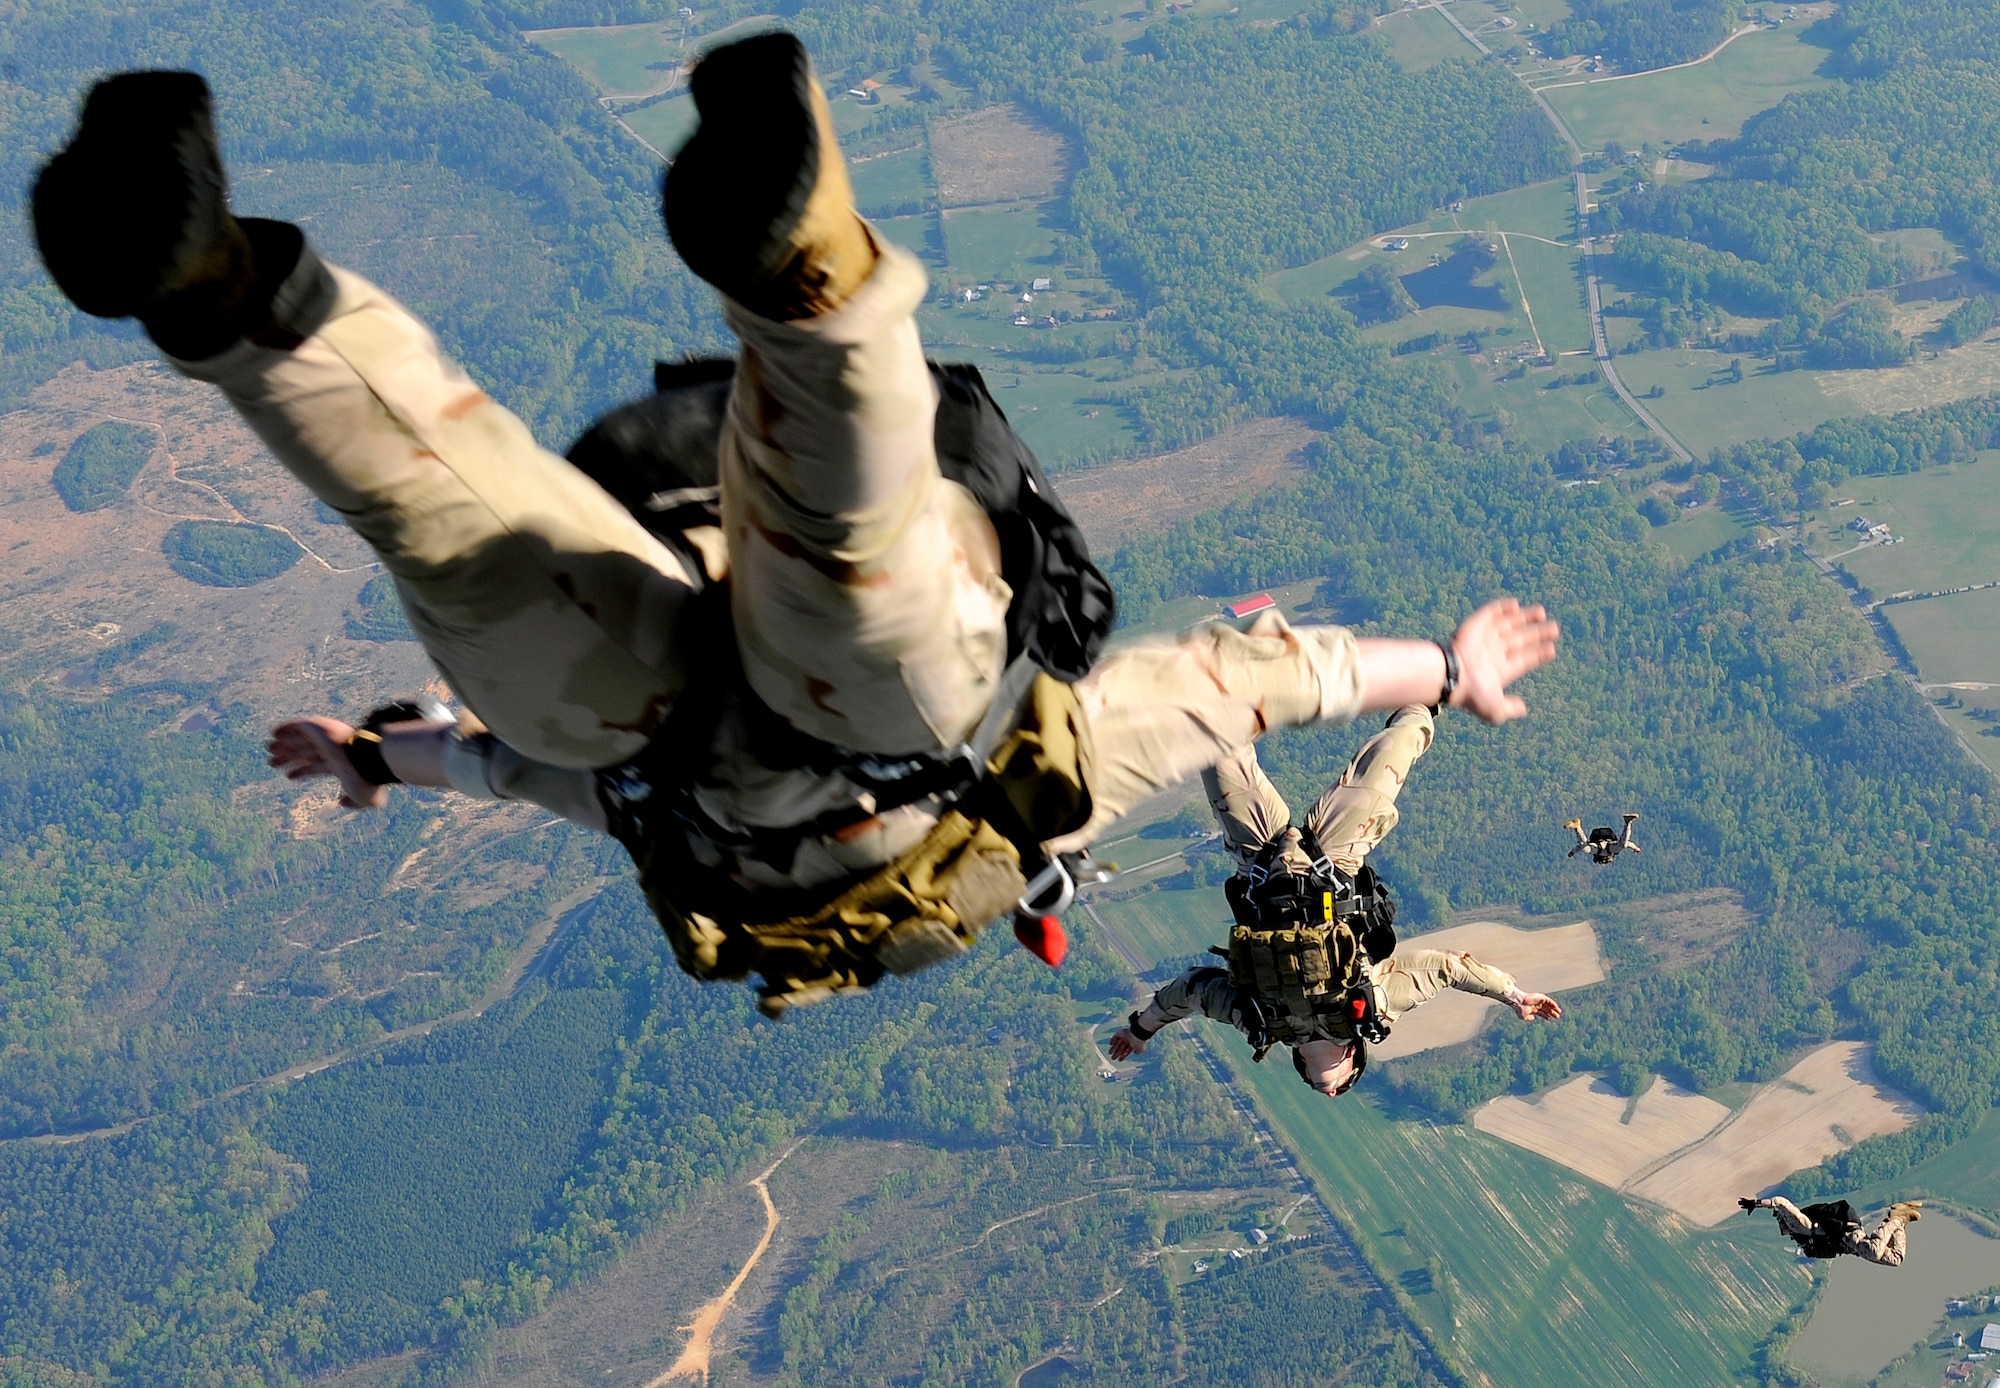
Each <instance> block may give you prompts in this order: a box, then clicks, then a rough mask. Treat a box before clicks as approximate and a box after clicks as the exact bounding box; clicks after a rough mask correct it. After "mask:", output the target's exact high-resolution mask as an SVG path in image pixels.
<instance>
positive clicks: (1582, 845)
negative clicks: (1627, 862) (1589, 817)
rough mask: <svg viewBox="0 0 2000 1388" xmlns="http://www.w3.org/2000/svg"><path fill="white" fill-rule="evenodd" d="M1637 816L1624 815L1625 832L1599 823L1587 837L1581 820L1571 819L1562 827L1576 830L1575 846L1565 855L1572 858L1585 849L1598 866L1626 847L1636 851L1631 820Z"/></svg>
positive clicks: (1637, 847) (1623, 850) (1637, 846)
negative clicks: (1621, 832)
mask: <svg viewBox="0 0 2000 1388" xmlns="http://www.w3.org/2000/svg"><path fill="white" fill-rule="evenodd" d="M1638 817H1639V816H1637V815H1635V814H1628V815H1626V816H1625V832H1624V833H1623V834H1622V835H1621V834H1619V833H1618V831H1617V830H1615V829H1612V828H1610V827H1608V826H1606V825H1602V824H1600V825H1599V826H1598V827H1597V828H1595V829H1592V830H1591V831H1590V836H1589V837H1588V838H1585V837H1584V833H1583V821H1582V820H1580V819H1572V820H1570V821H1568V822H1567V823H1565V824H1564V825H1563V828H1565V829H1574V830H1576V847H1575V848H1572V849H1571V850H1570V851H1569V853H1568V854H1567V855H1566V856H1568V857H1571V858H1574V857H1575V856H1576V855H1577V854H1579V853H1582V852H1585V851H1586V850H1587V851H1588V852H1589V853H1590V861H1591V862H1593V863H1596V864H1597V865H1598V866H1599V867H1603V866H1604V865H1605V864H1606V863H1608V862H1610V861H1611V860H1612V859H1613V858H1615V857H1617V856H1618V855H1619V854H1620V853H1623V852H1625V851H1626V850H1627V849H1630V850H1631V851H1632V852H1634V853H1637V852H1638V851H1639V845H1638V844H1636V843H1634V842H1632V821H1633V820H1635V819H1637V818H1638Z"/></svg>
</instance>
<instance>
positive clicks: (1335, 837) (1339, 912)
mask: <svg viewBox="0 0 2000 1388" xmlns="http://www.w3.org/2000/svg"><path fill="white" fill-rule="evenodd" d="M1252 630H1253V631H1254V630H1255V628H1254V627H1253V628H1252ZM1435 732H1436V723H1435V719H1434V718H1433V715H1432V711H1431V710H1430V709H1428V708H1426V707H1425V706H1423V705H1421V704H1411V705H1408V706H1406V707H1404V708H1401V709H1398V710H1397V711H1396V712H1395V713H1394V714H1393V715H1392V716H1391V717H1390V719H1389V722H1388V726H1386V727H1385V728H1383V730H1382V731H1381V732H1379V733H1377V734H1375V736H1374V737H1372V738H1370V739H1369V740H1368V741H1367V743H1365V744H1364V745H1363V746H1362V748H1361V751H1360V752H1359V753H1358V754H1356V756H1355V758H1354V760H1353V761H1352V762H1351V763H1349V764H1348V767H1347V770H1346V771H1345V772H1344V773H1343V774H1342V775H1341V778H1340V780H1339V781H1338V782H1336V783H1335V784H1334V785H1333V786H1332V787H1331V788H1330V789H1328V790H1327V792H1326V793H1325V794H1324V795H1322V796H1321V797H1320V798H1319V800H1318V802H1317V803H1316V804H1314V805H1313V807H1312V809H1311V810H1310V811H1309V812H1308V813H1307V814H1306V817H1305V820H1304V822H1303V823H1302V824H1301V825H1299V826H1296V827H1295V826H1294V825H1293V824H1292V822H1291V810H1290V808H1289V807H1288V806H1287V805H1286V804H1285V801H1284V798H1283V797H1282V796H1280V795H1279V794H1278V791H1277V788H1276V787H1275V786H1273V785H1272V784H1271V782H1270V779H1269V778H1268V777H1267V776H1265V774H1264V769H1263V767H1262V766H1260V765H1259V764H1258V762H1257V750H1256V748H1255V747H1254V746H1244V747H1241V748H1238V749H1237V750H1236V751H1235V752H1234V753H1232V754H1231V755H1230V756H1228V757H1227V758H1225V759H1224V760H1222V761H1221V762H1219V763H1217V764H1216V765H1215V766H1214V767H1212V768H1210V769H1209V770H1207V771H1204V772H1203V773H1202V784H1203V786H1204V787H1205V788H1206V789H1207V791H1208V800H1209V805H1210V807H1211V808H1212V809H1213V810H1214V811H1215V816H1216V819H1217V820H1218V821H1219V822H1220V824H1221V826H1222V837H1223V843H1224V845H1225V846H1226V848H1227V849H1228V851H1229V852H1230V854H1231V855H1232V856H1233V857H1234V858H1235V859H1236V862H1237V874H1236V876H1234V877H1233V878H1231V880H1230V884H1229V887H1228V895H1229V897H1230V903H1231V906H1232V908H1233V909H1234V910H1235V912H1236V916H1237V920H1238V929H1236V930H1234V931H1232V932H1231V936H1232V938H1231V949H1230V951H1229V953H1230V957H1231V967H1230V968H1216V967H1213V966H1197V967H1195V968H1191V969H1189V970H1187V972H1185V973H1183V974H1182V975H1181V976H1180V977H1179V978H1177V979H1175V980H1174V981H1173V982H1172V983H1169V984H1168V985H1167V986H1166V987H1164V988H1162V989H1160V990H1159V991H1158V992H1156V993H1155V994H1153V997H1152V1000H1151V1001H1150V1002H1148V1003H1147V1004H1146V1006H1145V1007H1144V1008H1143V1009H1141V1010H1140V1011H1137V1012H1134V1013H1133V1014H1132V1016H1131V1019H1130V1021H1129V1022H1128V1023H1127V1025H1126V1026H1124V1027H1123V1028H1121V1029H1120V1030H1119V1031H1118V1032H1117V1033H1115V1034H1114V1035H1113V1036H1112V1038H1111V1045H1110V1051H1111V1058H1112V1059H1113V1060H1124V1059H1126V1058H1127V1057H1129V1056H1132V1055H1135V1054H1138V1053H1139V1052H1141V1051H1144V1050H1145V1049H1146V1043H1147V1042H1148V1041H1150V1040H1151V1039H1152V1038H1153V1036H1154V1035H1155V1034H1156V1033H1157V1032H1158V1031H1159V1030H1160V1028H1162V1027H1164V1026H1167V1025H1169V1024H1170V1023H1173V1022H1178V1021H1180V1020H1181V1019H1182V1018H1184V1017H1191V1016H1193V1015H1194V1014H1195V1013H1197V1012H1199V1013H1201V1014H1202V1015H1203V1016H1205V1017H1211V1018H1213V1019H1215V1020H1216V1021H1219V1022H1227V1023H1228V1024H1229V1025H1231V1026H1233V1027H1235V1028H1236V1029H1237V1030H1239V1031H1241V1032H1242V1033H1243V1034H1244V1036H1245V1037H1246V1038H1248V1039H1249V1041H1250V1042H1251V1044H1252V1045H1253V1046H1255V1047H1257V1048H1258V1050H1257V1059H1259V1060H1261V1059H1263V1054H1264V1051H1265V1050H1267V1049H1269V1048H1270V1047H1271V1046H1272V1045H1275V1044H1283V1045H1285V1046H1287V1047H1288V1048H1289V1049H1290V1050H1291V1054H1292V1065H1293V1067H1294V1068H1295V1069H1296V1070H1297V1071H1298V1072H1299V1075H1300V1077H1301V1078H1303V1079H1304V1080H1305V1082H1306V1083H1307V1084H1309V1085H1311V1086H1312V1088H1314V1089H1315V1090H1317V1091H1318V1092H1320V1093H1322V1094H1325V1095H1327V1096H1329V1097H1337V1096H1339V1095H1341V1094H1344V1093H1346V1092H1347V1090H1348V1089H1350V1088H1351V1087H1352V1086H1353V1084H1354V1082H1355V1081H1356V1080H1357V1079H1359V1078H1360V1076H1361V1072H1362V1070H1363V1069H1365V1068H1366V1066H1367V1063H1368V1045H1369V1043H1370V1040H1371V1039H1374V1040H1379V1039H1381V1038H1382V1037H1383V1036H1386V1034H1387V1032H1388V1028H1389V1027H1390V1026H1392V1025H1393V1024H1394V1022H1395V1021H1396V1019H1397V1018H1398V1017H1400V1016H1402V1015H1403V1014H1404V1013H1405V1012H1408V1011H1409V1010H1410V1009H1411V1008H1414V1007H1419V1006H1422V1005H1423V1004H1424V1003H1426V1002H1429V1001H1430V1000H1431V999H1432V998H1434V997H1436V996H1437V995H1438V994H1439V993H1441V992H1443V991H1444V990H1445V989H1447V988H1456V989H1458V990H1459V991H1460V992H1465V993H1474V994H1477V995H1478V996H1480V997H1486V998H1492V999H1494V1000H1495V1001H1498V1002H1503V1003H1505V1004H1506V1005H1507V1006H1509V1007H1511V1008H1513V1009H1514V1012H1515V1014H1516V1015H1517V1016H1519V1017H1520V1018H1521V1020H1523V1021H1532V1020H1534V1019H1536V1018H1538V1017H1545V1018H1548V1019H1550V1020H1554V1019H1557V1018H1559V1017H1561V1016H1562V1006H1561V1004H1559V1003H1557V1002H1556V1000H1555V999H1554V998H1551V997H1548V996H1546V995H1544V994H1541V993H1527V992H1523V991H1522V990H1521V988H1520V986H1519V985H1518V984H1517V983H1516V982H1515V981H1514V978H1513V976H1512V975H1510V974H1508V973H1506V972H1504V971H1503V970H1500V969H1496V968H1494V967H1493V966H1492V965H1490V964H1482V963H1480V962H1479V960H1477V959H1475V958H1473V957H1472V955H1470V954H1467V953H1465V952H1463V951H1449V950H1440V949H1414V950H1401V951H1396V950H1395V936H1394V932H1393V929H1392V927H1391V924H1390V922H1391V921H1393V919H1394V907H1393V905H1391V904H1390V903H1389V901H1388V894H1387V892H1386V891H1385V890H1384V889H1383V888H1382V886H1381V884H1380V883H1379V882H1378V881H1376V879H1375V875H1374V872H1373V870H1372V869H1369V868H1368V867H1367V865H1366V859H1367V857H1368V855H1369V853H1370V852H1372V851H1373V850H1374V849H1375V848H1376V847H1377V846H1378V845H1379V844H1380V843H1381V842H1382V840H1383V839H1384V838H1386V837H1387V836H1388V833H1389V831H1390V830H1391V829H1393V828H1395V827H1396V822H1397V818H1398V813H1397V810H1396V797H1397V796H1398V795H1399V794H1400V793H1401V792H1402V789H1403V784H1404V782H1405V781H1406V780H1408V778H1409V774H1410V769H1411V767H1412V766H1413V765H1414V764H1415V763H1416V760H1417V758H1419V757H1421V756H1422V755H1423V754H1424V753H1425V752H1426V751H1427V750H1429V748H1430V745H1431V739H1432V738H1433V736H1434V735H1435ZM1265 884H1272V885H1277V884H1284V885H1285V886H1286V887H1288V888H1289V891H1288V893H1287V895H1286V896H1285V897H1284V898H1283V899H1284V900H1288V901H1297V900H1300V899H1301V895H1300V892H1299V890H1298V887H1297V884H1308V885H1307V887H1306V889H1305V891H1304V894H1303V899H1305V900H1306V901H1307V903H1308V905H1309V906H1313V907H1315V908H1317V909H1314V910H1312V911H1310V912H1309V913H1308V914H1309V915H1310V916H1312V917H1313V920H1314V921H1319V920H1324V918H1327V917H1342V918H1344V923H1343V925H1342V926H1340V927H1338V928H1336V929H1335V930H1334V931H1333V933H1334V935H1335V936H1336V938H1335V941H1334V943H1335V946H1336V948H1335V950H1334V953H1335V954H1336V955H1337V954H1338V953H1339V949H1338V945H1339V943H1340V941H1341V940H1343V939H1344V940H1347V941H1348V942H1349V943H1350V944H1351V945H1352V946H1353V947H1354V948H1353V953H1352V954H1351V956H1350V957H1349V961H1348V962H1349V971H1350V974H1351V977H1350V979H1349V980H1348V982H1349V986H1348V987H1346V988H1344V989H1343V988H1341V987H1338V986H1335V987H1332V988H1328V989H1326V990H1325V991H1323V992H1321V993H1320V994H1319V995H1318V996H1317V997H1312V998H1307V997H1302V996H1301V995H1300V994H1299V993H1298V992H1297V991H1296V990H1288V989H1287V988H1285V987H1283V986H1280V987H1278V988H1272V989H1260V988H1259V987H1258V986H1256V985H1255V984H1254V982H1252V979H1251V977H1250V975H1252V974H1254V968H1249V967H1246V966H1245V952H1244V951H1243V949H1242V944H1243V942H1244V937H1245V936H1246V934H1248V933H1250V931H1249V930H1248V928H1249V927H1254V926H1256V925H1257V924H1259V921H1258V919H1257V917H1258V912H1259V909H1260V908H1259V903H1260V901H1265V902H1267V901H1269V900H1271V899H1272V895H1271V893H1270V892H1269V891H1268V890H1264V887H1265ZM1315 898H1323V899H1324V906H1323V907H1321V906H1319V903H1318V902H1317V901H1315V900H1314V899H1315ZM1336 902H1338V905H1336ZM1283 924H1290V925H1294V926H1295V925H1296V924H1297V922H1296V921H1289V922H1283ZM1311 924H1312V921H1309V922H1308V925H1309V926H1310V925H1311ZM1327 924H1328V925H1330V924H1331V922H1327ZM1350 927H1351V928H1350ZM1292 933H1294V934H1299V933H1303V932H1300V931H1297V930H1294V931H1293V932H1292ZM1217 953H1222V951H1217ZM1330 972H1332V973H1334V974H1335V975H1336V978H1335V979H1334V980H1333V981H1334V982H1335V983H1336V985H1337V984H1338V982H1339V980H1338V977H1337V975H1338V973H1339V966H1338V963H1337V962H1336V963H1335V965H1334V967H1333V969H1332V970H1330ZM1288 993H1289V998H1288ZM1288 1002H1289V1005H1288Z"/></svg>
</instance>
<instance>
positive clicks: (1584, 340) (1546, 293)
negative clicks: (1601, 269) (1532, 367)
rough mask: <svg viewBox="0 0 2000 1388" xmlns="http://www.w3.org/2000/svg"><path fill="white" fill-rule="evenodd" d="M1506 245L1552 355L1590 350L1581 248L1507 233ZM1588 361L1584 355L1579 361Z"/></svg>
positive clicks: (1537, 325) (1588, 314)
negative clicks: (1554, 244) (1579, 249)
mask: <svg viewBox="0 0 2000 1388" xmlns="http://www.w3.org/2000/svg"><path fill="white" fill-rule="evenodd" d="M1507 247H1508V251H1509V253H1510V254H1511V255H1512V257H1513V264H1514V269H1515V270H1516V271H1517V272H1518V273H1519V275H1520V286H1521V292H1522V293H1523V294H1524V295H1526V296H1527V300H1528V305H1529V307H1530V308H1532V309H1533V310H1534V311H1535V326H1536V327H1537V328H1538V329H1540V330H1541V334H1542V343H1543V345H1544V346H1546V347H1547V348H1548V349H1549V352H1550V354H1551V355H1554V354H1555V353H1558V352H1579V351H1580V352H1588V351H1589V350H1590V313H1589V311H1588V309H1587V308H1586V307H1585V305H1584V298H1583V256H1582V253H1581V252H1580V251H1576V250H1572V249H1568V248H1565V247H1562V246H1551V245H1549V244H1548V243H1547V242H1544V241H1535V240H1531V239H1529V238H1528V237H1525V236H1509V237H1508V238H1507ZM1582 365H1584V366H1588V365H1589V360H1588V359H1587V358H1586V359H1585V360H1584V362H1583V363H1582Z"/></svg>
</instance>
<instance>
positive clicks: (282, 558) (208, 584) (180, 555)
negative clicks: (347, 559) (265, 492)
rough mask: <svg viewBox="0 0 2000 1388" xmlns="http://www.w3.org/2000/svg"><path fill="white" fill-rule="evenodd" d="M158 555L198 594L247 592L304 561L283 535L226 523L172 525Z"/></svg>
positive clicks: (265, 528) (295, 544) (267, 528)
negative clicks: (196, 586)
mask: <svg viewBox="0 0 2000 1388" xmlns="http://www.w3.org/2000/svg"><path fill="white" fill-rule="evenodd" d="M160 549H161V550H162V551H164V552H165V554H166V556H167V563H168V564H170V565H171V566H172V567H173V571H174V572H175V573H177V574H179V575H180V576H181V577H182V578H184V579H186V580H187V581H188V582H190V583H199V584H201V585H202V587H204V588H249V587H251V586H253V585H255V584H259V583H263V582H265V581H267V580H269V579H273V578H276V577H277V576H278V575H279V574H281V573H283V572H284V571H285V570H286V569H289V568H291V567H292V565H294V564H296V563H298V562H299V560H301V559H303V558H305V551H304V550H302V549H300V548H299V546H298V542H297V541H295V540H294V539H292V537H291V536H289V535H287V534H285V532H284V531H282V530H274V529H272V528H271V527H270V526H268V525H249V524H246V523H242V522H232V521H176V522H175V523H174V527H173V529H171V530H169V531H168V532H167V533H166V534H165V535H163V536H161V537H160Z"/></svg>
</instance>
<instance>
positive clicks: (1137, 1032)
mask: <svg viewBox="0 0 2000 1388" xmlns="http://www.w3.org/2000/svg"><path fill="white" fill-rule="evenodd" d="M1125 1025H1126V1026H1127V1027H1129V1028H1130V1029H1131V1031H1132V1034H1133V1035H1134V1036H1136V1037H1138V1038H1139V1039H1140V1040H1141V1041H1150V1040H1152V1039H1153V1038H1154V1037H1155V1036H1158V1035H1159V1034H1160V1033H1159V1031H1158V1029H1157V1028H1156V1029H1155V1030H1152V1031H1148V1030H1146V1029H1145V1028H1144V1027H1142V1026H1140V1025H1139V1014H1138V1013H1136V1012H1134V1013H1133V1014H1132V1015H1131V1016H1129V1017H1127V1018H1126V1019H1125Z"/></svg>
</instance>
